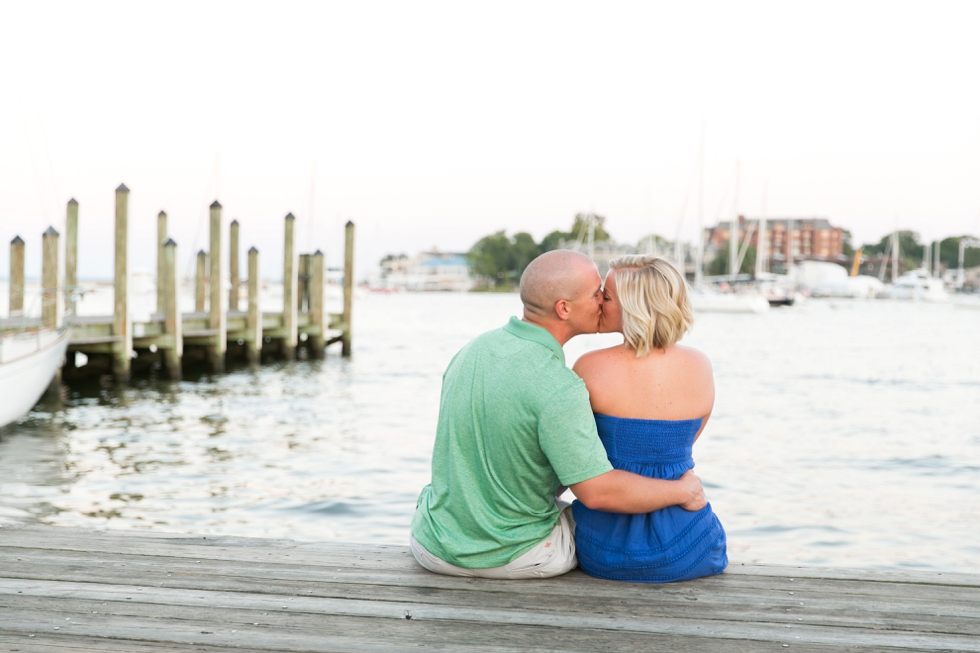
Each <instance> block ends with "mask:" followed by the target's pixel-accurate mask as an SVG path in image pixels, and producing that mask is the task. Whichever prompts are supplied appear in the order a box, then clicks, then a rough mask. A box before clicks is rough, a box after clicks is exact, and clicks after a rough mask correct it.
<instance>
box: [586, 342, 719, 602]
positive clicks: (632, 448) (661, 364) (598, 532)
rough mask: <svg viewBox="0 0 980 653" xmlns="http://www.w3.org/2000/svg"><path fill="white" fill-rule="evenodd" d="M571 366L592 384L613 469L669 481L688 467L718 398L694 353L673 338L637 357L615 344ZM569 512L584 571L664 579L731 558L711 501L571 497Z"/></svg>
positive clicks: (700, 572)
mask: <svg viewBox="0 0 980 653" xmlns="http://www.w3.org/2000/svg"><path fill="white" fill-rule="evenodd" d="M583 359H584V360H583ZM575 371H576V372H578V373H579V375H580V376H582V378H583V379H584V380H585V383H586V386H587V387H588V388H589V395H590V400H591V401H592V410H593V412H594V413H595V420H596V427H597V429H598V432H599V438H600V439H601V440H602V444H603V446H604V447H605V448H606V454H607V455H608V456H609V462H610V463H612V466H613V467H614V468H615V469H622V470H624V471H628V472H632V473H634V474H640V475H642V476H647V477H650V478H661V479H665V480H675V479H678V478H680V477H681V475H683V474H684V472H686V471H687V470H689V469H691V468H693V467H694V459H693V457H692V447H693V445H694V441H695V440H696V439H697V437H698V436H699V435H700V433H701V431H702V430H703V429H704V425H705V423H706V422H707V417H708V415H709V414H710V413H711V405H712V402H713V399H714V385H713V383H712V381H711V366H710V363H709V362H708V360H707V358H705V357H704V356H703V355H702V354H700V352H697V351H695V350H693V349H687V348H680V347H677V346H676V345H673V346H671V347H668V348H666V350H657V351H654V352H651V353H650V354H648V355H647V356H645V357H643V358H637V357H636V354H635V352H632V351H630V350H628V349H626V348H625V347H613V348H611V349H605V350H600V351H597V352H592V353H590V354H586V355H585V356H583V357H582V359H580V360H579V362H578V363H576V365H575ZM572 511H573V515H574V517H575V521H576V524H577V527H576V532H575V542H576V548H577V555H578V560H579V566H580V567H581V568H582V570H583V571H585V572H586V573H587V574H589V575H592V576H597V577H599V578H609V579H613V580H623V581H632V582H646V583H667V582H672V581H679V580H689V579H692V578H699V577H701V576H709V575H712V574H718V573H721V572H722V571H723V570H724V569H725V567H726V566H727V564H728V556H727V548H726V538H725V531H724V529H723V528H722V526H721V523H720V522H719V521H718V518H717V517H716V516H715V515H714V513H713V512H712V510H711V506H710V505H708V506H705V507H704V508H703V509H702V510H699V511H697V512H689V511H687V510H684V509H682V508H680V507H678V506H671V507H669V508H664V509H663V510H657V511H654V512H651V513H646V514H640V515H623V514H614V513H607V512H602V511H599V510H591V509H589V508H587V507H586V506H585V505H584V504H582V503H580V502H576V503H575V504H574V506H573V508H572Z"/></svg>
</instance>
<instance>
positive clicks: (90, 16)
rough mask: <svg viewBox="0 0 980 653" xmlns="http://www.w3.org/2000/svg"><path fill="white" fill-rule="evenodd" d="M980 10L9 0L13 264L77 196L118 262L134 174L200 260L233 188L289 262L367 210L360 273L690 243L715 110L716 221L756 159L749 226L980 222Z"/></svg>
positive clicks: (147, 226)
mask: <svg viewBox="0 0 980 653" xmlns="http://www.w3.org/2000/svg"><path fill="white" fill-rule="evenodd" d="M245 7H250V9H249V10H246V9H245ZM978 25H980V3H978V2H962V3H955V2H935V1H932V2H920V3H900V2H874V3H872V2H864V3H862V2H853V1H850V2H841V3H834V2H825V1H821V2H813V3H804V2H774V3H752V2H719V3H704V2H689V3H678V2H671V3H666V2H665V3H653V2H641V3H626V2H615V3H610V2H601V3H600V2H595V3H576V2H555V3H543V2H542V3H536V2H517V3H508V2H499V1H495V2H492V3H491V2H487V3H483V4H479V3H471V2H447V3H420V2H398V3H369V2H342V3H340V2H338V3H284V2H277V3H269V4H265V5H261V6H260V5H253V4H250V3H230V2H229V3H218V2H213V3H208V2H198V1H196V2H188V3H179V2H168V3H158V4H153V5H151V4H149V3H133V2H124V3H122V2H121V3H96V2H85V3H77V2H65V3H54V2H38V1H32V2H12V1H2V2H0V243H2V245H0V276H6V272H7V269H8V265H9V263H8V248H7V243H9V241H10V239H11V238H13V236H14V235H15V234H20V235H21V236H22V237H24V238H25V240H27V241H28V251H29V257H28V265H29V266H30V267H29V269H28V274H29V275H32V276H34V275H37V274H38V273H39V267H40V263H39V252H40V234H41V232H42V231H43V230H44V229H45V228H46V227H47V226H48V225H49V224H54V225H55V226H56V227H57V228H59V229H60V228H61V225H62V224H63V221H64V205H65V202H66V201H67V200H68V199H69V198H70V197H75V198H76V199H78V201H79V203H80V216H81V218H80V221H81V227H80V231H81V236H80V259H81V262H80V265H81V273H82V275H83V276H92V275H99V276H107V275H109V274H111V267H112V261H111V251H112V249H111V238H112V229H111V225H112V207H113V190H114V189H115V187H116V186H117V185H118V184H119V183H120V182H125V183H126V185H127V186H129V188H130V189H131V191H132V192H131V194H130V199H131V202H130V216H131V225H132V226H131V232H132V235H131V243H132V250H131V251H132V252H133V254H132V259H131V260H132V266H133V268H134V269H139V268H143V269H147V270H150V269H153V268H154V266H155V264H154V258H153V257H154V251H155V250H154V238H155V220H156V214H157V212H158V211H159V210H160V209H164V210H166V211H167V212H168V213H169V215H170V220H171V231H172V235H173V237H174V238H175V240H176V241H177V243H178V246H179V252H180V258H181V259H182V266H184V267H186V264H187V261H188V260H189V257H191V256H192V255H193V251H195V250H196V249H200V248H206V247H207V243H206V242H205V239H206V233H207V230H206V226H205V224H204V219H205V215H206V207H207V205H208V204H209V203H210V202H211V201H212V200H213V199H214V198H215V197H216V196H217V197H218V199H219V200H220V201H221V203H222V204H223V205H224V207H225V217H226V222H227V221H230V220H231V219H232V218H238V220H239V221H240V222H241V223H242V241H243V249H244V248H247V247H248V246H250V245H253V244H254V245H256V246H258V247H259V249H260V251H261V253H262V257H263V269H264V273H265V274H267V275H269V276H275V275H276V273H277V271H278V270H279V269H280V266H281V262H282V218H283V216H284V215H285V214H286V213H287V212H289V211H292V212H293V213H294V214H295V215H296V216H297V225H298V228H299V244H300V246H301V249H304V250H305V249H307V245H308V244H309V245H312V248H317V247H319V248H322V249H325V250H326V251H327V255H328V263H330V264H331V265H335V264H336V263H337V262H338V257H339V254H340V251H341V249H340V239H341V237H342V227H341V225H342V223H343V222H345V221H346V220H348V219H351V220H354V221H355V222H356V223H357V225H358V252H357V253H358V266H359V268H360V270H361V271H364V270H366V268H367V267H368V266H373V265H374V264H375V263H376V262H377V259H379V258H380V257H381V256H382V255H384V254H385V253H388V252H407V253H409V254H413V253H415V252H417V251H418V250H420V249H423V248H429V247H432V246H438V247H439V248H440V249H443V250H466V249H468V248H469V246H470V245H472V244H473V242H474V241H475V240H476V239H477V238H478V237H480V236H482V235H484V234H486V233H489V232H492V231H495V230H498V229H507V230H508V231H509V232H514V231H519V230H524V231H529V232H530V233H531V234H532V235H534V236H535V238H540V237H542V236H543V235H544V234H545V233H547V232H548V231H551V230H552V229H555V228H562V229H566V228H568V226H569V225H570V223H571V220H572V217H573V215H574V214H575V213H576V212H577V211H588V210H594V211H596V212H598V213H600V214H603V215H606V216H607V218H608V222H607V225H608V229H609V230H610V232H611V233H612V234H613V235H614V236H615V237H616V238H617V239H619V240H622V241H636V240H637V239H638V238H639V237H641V236H642V235H645V234H647V233H650V232H656V233H660V234H662V235H664V236H667V237H668V238H672V237H673V235H674V233H675V232H676V229H677V224H678V218H679V216H680V212H681V207H682V204H683V202H684V198H685V195H686V194H687V193H688V191H689V189H690V187H691V180H692V172H693V171H694V170H695V169H696V163H697V153H698V144H699V140H700V132H701V124H702V121H704V122H705V124H706V166H705V201H704V216H705V222H706V224H711V223H713V222H714V221H715V220H716V219H718V218H719V217H720V218H721V219H727V218H728V217H729V216H730V215H731V214H732V212H733V211H734V208H735V205H734V203H733V198H732V192H731V188H730V187H729V191H728V194H727V199H726V200H725V201H724V202H723V203H722V199H723V193H724V191H725V187H726V184H729V182H730V180H731V178H732V176H733V171H734V169H735V162H736V160H739V159H740V160H741V183H740V192H739V201H738V208H739V210H740V211H741V212H744V213H746V214H749V215H752V216H755V215H758V214H759V212H760V210H761V206H762V197H763V187H764V184H765V183H766V182H768V214H769V215H770V216H780V217H785V216H788V217H808V216H820V217H827V218H829V219H830V220H831V221H832V222H833V223H834V224H837V225H841V226H843V227H845V228H848V229H850V230H851V231H852V232H853V233H854V235H855V240H857V241H858V242H861V241H870V240H872V239H873V240H877V239H878V238H880V237H881V236H882V235H883V234H884V233H885V232H887V231H889V230H891V229H893V228H894V227H895V226H896V224H897V225H898V226H901V227H902V228H908V229H915V230H917V231H919V232H920V233H922V234H923V236H925V237H926V238H929V239H933V238H938V237H944V236H948V235H958V234H961V233H964V232H973V233H977V232H980V38H978V36H977V26H978ZM314 166H315V171H316V172H315V184H311V182H312V181H313V180H314V175H313V170H314ZM311 186H312V187H314V188H315V196H314V199H313V208H314V210H313V215H312V220H311V215H310V206H311ZM696 197H697V196H696V193H692V194H691V195H690V199H689V202H688V206H687V212H686V218H685V220H684V223H683V226H682V234H683V236H684V237H685V238H688V239H690V238H692V237H693V235H694V232H695V225H696V205H697V203H696ZM719 205H721V207H722V208H721V211H720V212H719Z"/></svg>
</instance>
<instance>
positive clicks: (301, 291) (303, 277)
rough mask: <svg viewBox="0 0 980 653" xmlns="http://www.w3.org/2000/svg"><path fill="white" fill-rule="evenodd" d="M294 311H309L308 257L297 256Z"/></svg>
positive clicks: (305, 255) (306, 255) (307, 255)
mask: <svg viewBox="0 0 980 653" xmlns="http://www.w3.org/2000/svg"><path fill="white" fill-rule="evenodd" d="M296 310H297V311H299V312H300V313H304V312H306V311H308V310H310V255H309V254H300V255H299V272H298V273H297V275H296Z"/></svg>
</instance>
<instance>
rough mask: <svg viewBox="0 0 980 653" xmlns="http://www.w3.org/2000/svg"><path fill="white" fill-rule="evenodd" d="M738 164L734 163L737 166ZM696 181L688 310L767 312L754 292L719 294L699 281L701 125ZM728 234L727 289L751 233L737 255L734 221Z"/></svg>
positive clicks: (701, 252) (701, 249)
mask: <svg viewBox="0 0 980 653" xmlns="http://www.w3.org/2000/svg"><path fill="white" fill-rule="evenodd" d="M737 165H738V164H736V166H737ZM700 168H701V173H700V175H699V176H700V179H699V185H698V248H697V256H696V260H695V273H694V287H693V288H691V307H692V308H693V309H694V310H695V312H698V313H765V312H767V311H768V310H769V302H768V301H767V300H766V298H765V297H763V296H762V295H760V294H758V293H756V292H748V293H737V292H733V291H731V290H729V291H728V292H722V291H721V290H719V289H715V288H710V287H708V286H706V285H704V282H703V269H702V268H703V266H704V213H703V204H704V202H703V196H704V126H703V125H702V127H701V155H700ZM735 174H736V197H737V193H738V191H737V184H738V167H736V172H735ZM730 224H731V227H730V229H729V234H728V238H729V240H728V242H729V246H728V251H729V266H730V267H729V286H730V287H732V286H733V285H734V281H735V277H737V276H738V270H739V268H740V267H741V263H742V257H744V256H745V250H746V249H747V248H748V240H749V239H750V238H751V233H749V234H747V237H746V243H745V247H744V248H743V249H742V252H741V256H739V237H738V218H737V217H734V218H733V219H732V221H731V223H730Z"/></svg>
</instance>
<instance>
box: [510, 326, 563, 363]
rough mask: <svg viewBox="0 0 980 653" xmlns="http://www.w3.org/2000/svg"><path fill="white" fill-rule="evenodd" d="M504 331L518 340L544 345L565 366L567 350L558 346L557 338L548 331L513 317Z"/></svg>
mask: <svg viewBox="0 0 980 653" xmlns="http://www.w3.org/2000/svg"><path fill="white" fill-rule="evenodd" d="M504 331H506V332H508V333H510V334H512V335H515V336H517V337H518V338H523V339H525V340H530V341H531V342H536V343H538V344H539V345H544V346H545V347H547V348H548V349H550V350H551V352H552V353H553V354H554V355H555V356H556V357H557V358H558V360H560V361H561V364H562V365H564V364H565V350H564V349H562V348H561V345H559V344H558V341H557V340H555V337H554V336H553V335H551V334H550V333H548V330H547V329H544V328H542V327H539V326H537V325H535V324H531V323H530V322H525V321H524V320H521V319H520V318H517V317H511V318H510V322H508V323H507V324H506V325H504Z"/></svg>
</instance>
